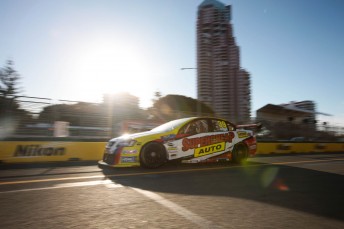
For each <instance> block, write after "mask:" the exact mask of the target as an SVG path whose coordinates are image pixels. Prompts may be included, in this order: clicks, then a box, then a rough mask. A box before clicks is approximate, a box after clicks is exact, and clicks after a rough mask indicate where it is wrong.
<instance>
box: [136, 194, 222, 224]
mask: <svg viewBox="0 0 344 229" xmlns="http://www.w3.org/2000/svg"><path fill="white" fill-rule="evenodd" d="M132 189H133V190H135V191H136V192H138V193H141V194H142V195H144V196H146V197H148V198H149V199H151V200H153V201H155V202H157V203H159V204H161V205H162V206H164V207H166V208H168V209H170V210H171V211H173V212H174V213H177V214H178V215H180V216H182V217H184V218H186V219H187V220H190V221H191V222H193V223H194V224H196V225H198V227H199V228H222V227H220V226H217V225H215V224H214V222H212V221H209V220H206V219H204V218H202V217H201V216H199V215H197V214H195V213H193V212H191V211H189V210H187V209H186V208H183V207H182V206H179V205H178V204H176V203H173V202H171V201H169V200H167V199H165V198H163V197H162V196H160V195H158V194H156V193H154V192H150V191H147V190H143V189H139V188H132Z"/></svg>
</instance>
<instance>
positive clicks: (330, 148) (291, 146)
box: [257, 142, 344, 154]
mask: <svg viewBox="0 0 344 229" xmlns="http://www.w3.org/2000/svg"><path fill="white" fill-rule="evenodd" d="M336 152H344V142H338V143H334V142H258V149H257V154H288V153H336Z"/></svg>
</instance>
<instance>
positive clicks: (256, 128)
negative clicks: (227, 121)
mask: <svg viewBox="0 0 344 229" xmlns="http://www.w3.org/2000/svg"><path fill="white" fill-rule="evenodd" d="M235 127H236V128H237V129H248V130H253V131H254V132H257V131H259V130H260V129H261V128H262V124H261V123H255V124H241V125H236V126H235Z"/></svg>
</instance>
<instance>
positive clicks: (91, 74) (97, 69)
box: [74, 43, 153, 101]
mask: <svg viewBox="0 0 344 229" xmlns="http://www.w3.org/2000/svg"><path fill="white" fill-rule="evenodd" d="M75 66H76V69H75V74H74V75H75V78H76V79H77V85H78V86H77V89H78V93H80V94H81V95H82V96H83V98H87V99H88V100H92V101H95V100H97V99H98V100H99V98H102V96H103V95H104V94H115V93H119V92H129V93H130V94H132V95H135V96H137V97H139V98H140V100H141V99H147V98H144V97H147V96H148V97H152V94H153V92H152V91H151V90H152V89H151V88H150V85H149V84H148V82H149V74H148V69H149V67H148V65H147V64H146V62H145V59H144V58H143V53H140V51H139V50H138V49H136V48H135V47H134V46H130V45H126V44H116V43H96V44H92V45H88V47H84V48H83V50H81V51H80V52H79V56H78V57H77V59H76V65H75Z"/></svg>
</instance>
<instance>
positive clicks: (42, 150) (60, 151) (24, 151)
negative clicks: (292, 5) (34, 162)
mask: <svg viewBox="0 0 344 229" xmlns="http://www.w3.org/2000/svg"><path fill="white" fill-rule="evenodd" d="M65 154H66V148H64V147H42V146H41V145H17V148H16V150H15V152H14V153H13V156H14V157H40V156H63V155H65Z"/></svg>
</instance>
